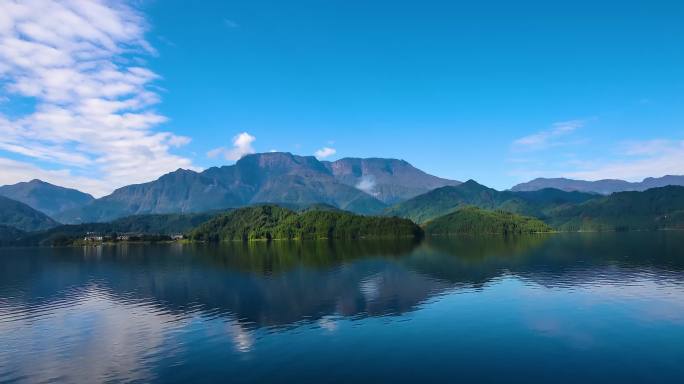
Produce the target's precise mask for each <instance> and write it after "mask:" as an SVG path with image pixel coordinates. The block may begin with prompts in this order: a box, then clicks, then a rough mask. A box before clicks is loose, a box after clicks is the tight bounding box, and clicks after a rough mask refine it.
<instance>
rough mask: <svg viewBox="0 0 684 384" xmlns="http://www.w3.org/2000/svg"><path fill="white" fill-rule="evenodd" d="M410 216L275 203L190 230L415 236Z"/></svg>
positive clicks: (255, 235)
mask: <svg viewBox="0 0 684 384" xmlns="http://www.w3.org/2000/svg"><path fill="white" fill-rule="evenodd" d="M421 233H422V231H421V229H420V228H419V227H418V226H417V225H415V224H414V223H412V222H411V221H409V220H405V219H399V218H389V217H370V216H360V215H355V214H352V213H347V212H339V211H330V210H326V211H319V210H309V211H305V212H302V213H297V212H294V211H291V210H289V209H286V208H282V207H278V206H274V205H262V206H255V207H248V208H241V209H237V210H235V211H232V212H229V213H227V214H225V215H221V216H219V217H216V218H214V219H212V220H210V221H209V222H207V223H205V224H202V225H200V226H199V227H198V228H196V229H195V230H193V231H192V232H191V233H190V237H191V238H192V239H193V240H198V241H231V240H237V241H240V240H242V241H246V240H274V239H358V238H405V237H418V236H420V235H421Z"/></svg>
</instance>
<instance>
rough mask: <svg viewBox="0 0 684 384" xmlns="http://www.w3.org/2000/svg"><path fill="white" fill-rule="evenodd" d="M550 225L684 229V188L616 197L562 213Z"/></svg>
mask: <svg viewBox="0 0 684 384" xmlns="http://www.w3.org/2000/svg"><path fill="white" fill-rule="evenodd" d="M547 222H549V223H550V224H551V225H553V226H554V227H555V228H558V229H560V230H566V231H577V230H598V231H600V230H609V231H612V230H650V229H673V228H679V229H684V187H681V186H668V187H661V188H653V189H649V190H647V191H644V192H618V193H614V194H612V195H610V196H606V197H602V198H599V199H594V200H590V201H587V202H585V203H582V204H578V205H574V206H568V207H564V208H562V209H559V210H557V211H556V212H554V215H553V216H552V217H550V218H549V219H548V220H547Z"/></svg>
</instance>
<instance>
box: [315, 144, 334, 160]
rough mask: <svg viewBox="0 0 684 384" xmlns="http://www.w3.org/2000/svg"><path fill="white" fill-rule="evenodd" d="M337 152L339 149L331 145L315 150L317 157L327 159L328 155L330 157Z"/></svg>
mask: <svg viewBox="0 0 684 384" xmlns="http://www.w3.org/2000/svg"><path fill="white" fill-rule="evenodd" d="M336 153H337V150H336V149H335V148H331V147H323V148H321V149H319V150H318V151H316V152H314V156H316V158H317V159H319V160H321V159H325V158H326V157H330V156H332V155H334V154H336Z"/></svg>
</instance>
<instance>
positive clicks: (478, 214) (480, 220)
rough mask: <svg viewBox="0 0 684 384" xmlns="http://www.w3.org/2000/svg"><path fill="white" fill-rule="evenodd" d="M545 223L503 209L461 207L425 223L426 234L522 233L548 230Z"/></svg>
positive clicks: (549, 229)
mask: <svg viewBox="0 0 684 384" xmlns="http://www.w3.org/2000/svg"><path fill="white" fill-rule="evenodd" d="M551 230H552V229H551V227H549V226H548V225H547V224H545V223H544V222H542V221H541V220H539V219H535V218H533V217H527V216H520V215H516V214H514V213H510V212H505V211H487V210H483V209H480V208H477V207H472V206H467V207H462V208H459V209H458V210H456V211H455V212H452V213H450V214H447V215H444V216H441V217H439V218H437V219H434V220H432V221H430V222H428V223H427V224H426V225H425V233H426V234H428V235H454V234H523V233H540V232H550V231H551Z"/></svg>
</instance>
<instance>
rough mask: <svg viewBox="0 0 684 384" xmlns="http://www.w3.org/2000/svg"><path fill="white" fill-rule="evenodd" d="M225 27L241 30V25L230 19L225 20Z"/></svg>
mask: <svg viewBox="0 0 684 384" xmlns="http://www.w3.org/2000/svg"><path fill="white" fill-rule="evenodd" d="M223 25H225V26H226V27H228V28H240V24H238V23H236V22H235V21H233V20H230V19H223Z"/></svg>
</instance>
